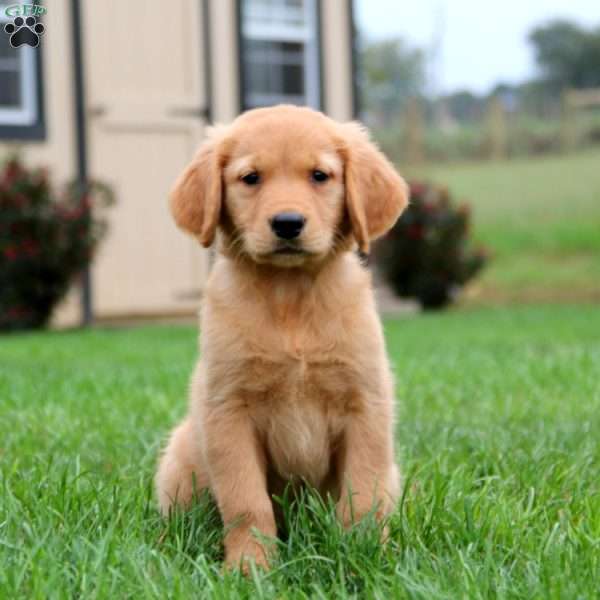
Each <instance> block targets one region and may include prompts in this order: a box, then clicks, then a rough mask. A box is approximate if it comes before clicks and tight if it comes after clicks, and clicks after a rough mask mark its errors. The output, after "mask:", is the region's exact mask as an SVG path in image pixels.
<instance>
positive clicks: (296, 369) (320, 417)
mask: <svg viewBox="0 0 600 600" xmlns="http://www.w3.org/2000/svg"><path fill="white" fill-rule="evenodd" d="M247 368H248V370H247V373H248V375H249V378H248V379H247V381H246V386H245V387H246V389H245V391H244V396H245V398H246V399H247V403H248V407H249V409H250V412H251V414H252V417H253V419H254V421H255V423H256V425H257V429H258V431H259V434H260V435H261V436H262V438H263V440H264V442H265V445H266V448H267V451H268V454H269V459H270V462H271V463H272V466H273V467H274V468H275V470H276V471H277V472H278V473H279V475H281V476H282V477H284V478H286V479H293V478H295V477H298V478H302V479H305V480H307V481H308V482H309V483H311V484H312V485H315V486H318V485H319V484H320V483H321V482H322V481H323V480H324V478H325V477H326V476H327V473H328V471H329V468H330V461H331V456H332V454H333V452H334V451H335V449H336V446H337V444H338V443H339V440H340V438H341V434H342V431H343V428H344V424H345V421H346V418H347V415H348V413H349V411H351V410H352V408H353V406H352V403H353V399H354V393H353V390H354V385H353V375H352V372H351V371H352V370H351V369H350V368H349V367H348V366H347V365H345V364H344V363H343V362H340V361H333V360H325V359H321V360H319V359H318V358H313V359H312V360H309V359H307V358H305V357H297V358H293V357H286V358H282V359H281V360H278V361H276V360H265V359H264V358H255V359H253V360H250V361H248V364H247Z"/></svg>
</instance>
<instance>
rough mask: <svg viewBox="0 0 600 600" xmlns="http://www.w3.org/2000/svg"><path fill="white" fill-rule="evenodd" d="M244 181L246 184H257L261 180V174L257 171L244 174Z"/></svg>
mask: <svg viewBox="0 0 600 600" xmlns="http://www.w3.org/2000/svg"><path fill="white" fill-rule="evenodd" d="M242 181H243V182H244V183H245V184H246V185H256V184H257V183H258V182H259V181H260V175H259V174H258V173H257V172H256V171H252V173H248V174H247V175H244V176H243V177H242Z"/></svg>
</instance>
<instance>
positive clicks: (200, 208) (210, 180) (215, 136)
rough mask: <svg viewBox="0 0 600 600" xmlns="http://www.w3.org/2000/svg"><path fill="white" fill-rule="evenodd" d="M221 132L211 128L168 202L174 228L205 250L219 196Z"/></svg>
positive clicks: (215, 220)
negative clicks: (195, 239) (195, 241)
mask: <svg viewBox="0 0 600 600" xmlns="http://www.w3.org/2000/svg"><path fill="white" fill-rule="evenodd" d="M223 129H224V128H222V127H221V128H211V129H210V130H209V131H208V136H209V137H208V139H207V140H206V141H205V142H204V143H203V144H202V146H200V149H199V150H198V152H197V153H196V155H195V156H194V158H193V159H192V162H191V163H190V164H189V165H188V166H187V167H186V169H185V170H184V171H183V173H182V174H181V175H180V176H179V178H178V179H177V181H176V182H175V185H174V186H173V189H172V190H171V195H170V198H169V202H170V206H171V213H172V214H173V217H174V219H175V222H176V223H177V225H178V226H179V227H180V228H181V229H183V230H184V231H187V232H188V233H191V234H192V235H194V236H196V237H197V238H198V240H199V241H200V243H201V244H202V245H203V246H204V247H205V248H208V246H210V245H211V244H212V242H213V240H214V238H215V232H216V230H217V225H218V223H219V216H220V214H221V202H222V195H223V182H222V168H223V164H224V161H225V157H224V154H223V152H222V148H221V146H222V137H223V134H222V132H223Z"/></svg>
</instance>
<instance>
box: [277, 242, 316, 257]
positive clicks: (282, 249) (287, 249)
mask: <svg viewBox="0 0 600 600" xmlns="http://www.w3.org/2000/svg"><path fill="white" fill-rule="evenodd" d="M273 254H277V255H279V256H282V255H283V256H297V255H302V254H308V252H307V251H306V250H304V249H303V248H300V247H299V246H292V245H289V244H286V245H284V246H279V247H278V248H276V249H275V250H274V252H273Z"/></svg>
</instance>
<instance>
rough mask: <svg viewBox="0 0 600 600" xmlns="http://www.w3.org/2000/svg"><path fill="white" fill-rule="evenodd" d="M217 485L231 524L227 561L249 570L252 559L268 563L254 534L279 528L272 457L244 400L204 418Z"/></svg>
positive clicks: (227, 525) (227, 523) (214, 484)
mask: <svg viewBox="0 0 600 600" xmlns="http://www.w3.org/2000/svg"><path fill="white" fill-rule="evenodd" d="M204 429H205V440H204V441H205V444H206V445H205V455H206V460H207V464H208V468H209V473H210V480H211V488H212V491H213V494H214V496H215V498H216V500H217V504H218V506H219V511H220V512H221V516H222V518H223V523H224V525H225V563H226V564H227V566H229V567H238V566H241V567H242V568H243V569H244V570H246V569H247V563H246V560H247V559H253V560H254V561H255V562H256V564H258V565H261V566H263V567H267V566H268V564H267V552H266V549H265V547H264V545H263V544H262V543H261V541H260V540H259V539H257V537H256V536H255V535H254V533H255V531H256V533H259V534H261V535H264V536H271V537H274V536H275V535H276V533H277V530H276V525H275V517H274V513H273V505H272V503H271V499H270V498H269V494H268V491H267V477H266V471H267V469H266V459H265V453H264V450H263V448H262V447H261V445H260V443H259V440H258V438H257V435H256V431H255V429H254V426H253V423H252V420H251V419H250V417H249V415H248V414H247V411H246V410H245V408H244V407H243V404H241V403H240V404H238V405H234V404H233V403H231V404H227V405H219V406H216V407H214V408H212V409H210V410H209V411H208V412H207V414H206V416H205V419H204Z"/></svg>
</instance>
